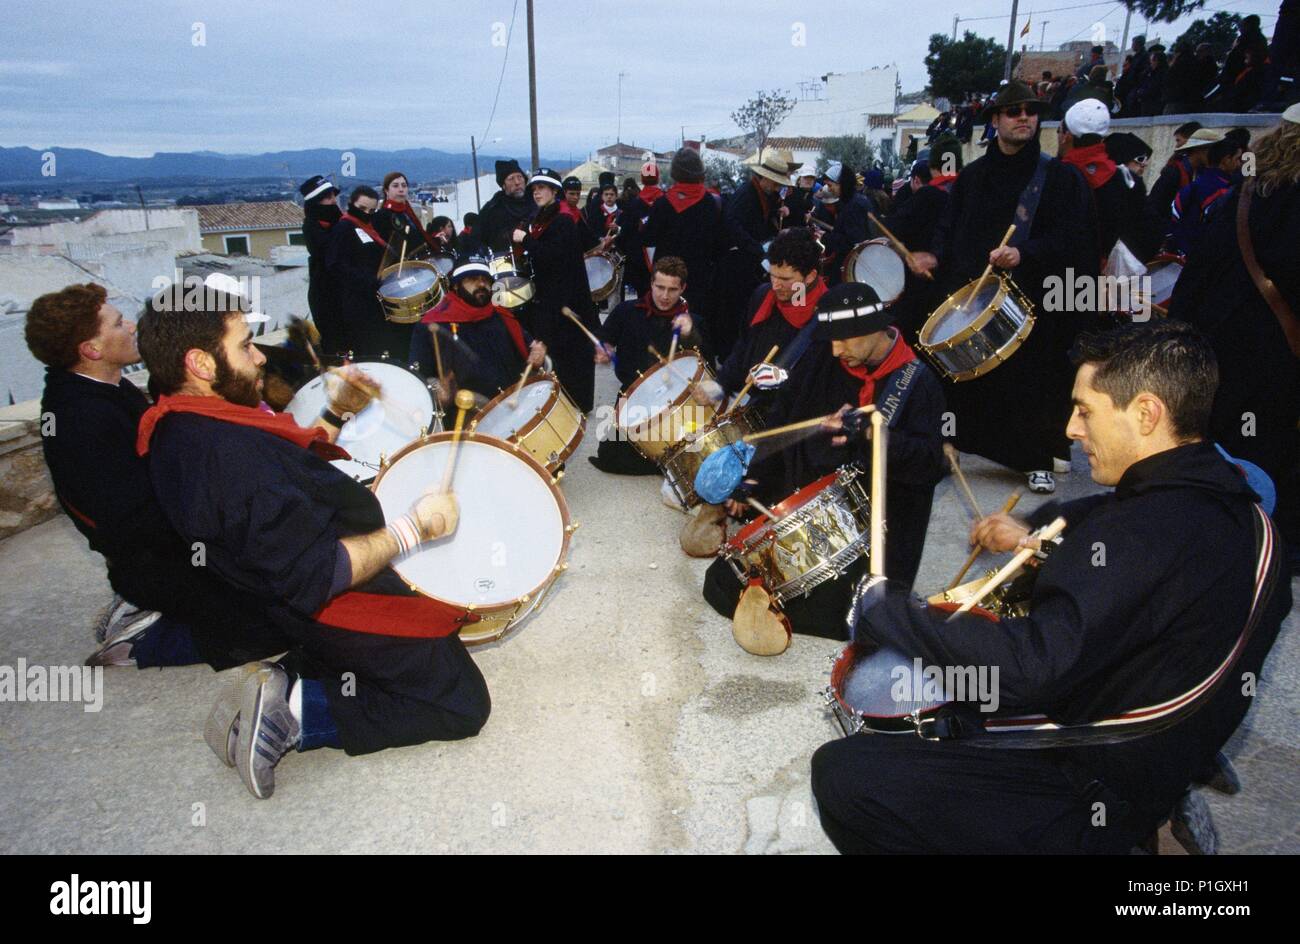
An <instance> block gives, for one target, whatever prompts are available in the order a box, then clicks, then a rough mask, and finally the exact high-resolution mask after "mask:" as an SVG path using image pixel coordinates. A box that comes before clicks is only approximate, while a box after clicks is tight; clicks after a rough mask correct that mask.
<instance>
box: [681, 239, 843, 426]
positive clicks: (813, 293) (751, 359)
mask: <svg viewBox="0 0 1300 944" xmlns="http://www.w3.org/2000/svg"><path fill="white" fill-rule="evenodd" d="M820 260H821V249H820V248H819V247H818V245H817V243H816V242H815V241H814V240H813V238H812V235H811V233H809V231H808V230H806V229H803V228H797V229H786V230H782V231H781V232H780V233H779V234H778V235H777V237H776V238H775V239H773V240H772V243H771V245H770V246H768V249H767V260H766V261H767V264H768V272H767V281H766V282H765V283H764V284H763V285H760V286H759V287H758V288H757V289H755V290H754V293H753V295H751V296H750V299H749V307H748V310H747V311H746V314H745V320H746V321H747V322H748V324H749V328H748V330H747V331H746V332H745V334H744V335H743V336H742V337H741V338H740V340H738V341H737V342H736V344H735V346H734V347H733V348H732V349H731V351H730V353H729V354H727V353H726V352H723V353H724V358H725V359H724V360H723V362H722V367H721V368H720V369H719V370H718V379H717V381H716V383H715V382H712V381H706V382H705V383H703V384H701V385H700V386H699V387H697V388H696V391H695V393H694V396H695V400H696V402H698V403H701V404H706V403H720V402H722V401H723V400H724V399H726V398H728V397H731V396H734V395H735V394H736V393H738V392H739V391H740V389H741V388H742V387H743V386H745V381H746V380H747V379H748V378H749V377H750V376H751V374H754V373H755V371H754V368H755V367H756V366H757V365H758V364H760V363H761V362H762V360H763V358H764V357H766V356H767V355H768V353H769V352H770V351H771V350H772V348H773V347H777V348H778V353H777V356H776V360H775V363H776V364H777V365H778V369H777V371H776V372H775V376H776V377H777V378H779V377H780V376H781V374H782V372H788V371H789V369H790V367H791V365H792V364H793V363H794V361H795V359H796V358H797V356H798V354H799V353H800V351H799V350H798V348H800V347H804V346H806V344H807V340H808V337H809V335H810V334H811V331H812V329H811V328H808V325H809V323H810V322H811V320H812V317H813V312H814V311H815V310H816V307H817V302H818V300H819V299H820V298H821V297H822V295H823V294H825V292H826V285H825V283H824V282H822V280H821V273H820V270H819V268H818V264H819V262H820ZM805 329H806V330H805ZM800 332H804V334H803V338H802V340H801V342H800V344H798V345H795V344H794V341H795V338H796V337H799V336H800ZM792 348H793V349H792ZM769 372H770V371H769ZM757 381H758V382H757V383H756V384H755V388H754V389H755V391H756V396H757V397H761V396H762V391H763V389H764V387H765V386H766V385H767V384H768V383H769V381H768V378H767V377H766V376H757Z"/></svg>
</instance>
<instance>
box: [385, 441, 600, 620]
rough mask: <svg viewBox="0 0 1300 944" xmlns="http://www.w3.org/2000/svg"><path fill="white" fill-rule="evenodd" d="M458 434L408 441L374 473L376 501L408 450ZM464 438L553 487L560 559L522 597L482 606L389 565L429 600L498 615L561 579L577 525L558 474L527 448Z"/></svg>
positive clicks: (530, 599) (473, 611) (531, 598)
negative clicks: (427, 586)
mask: <svg viewBox="0 0 1300 944" xmlns="http://www.w3.org/2000/svg"><path fill="white" fill-rule="evenodd" d="M455 436H456V433H455V432H442V433H433V434H431V435H429V436H421V437H419V438H418V439H415V440H413V441H411V442H409V443H407V444H406V445H405V446H403V447H402V448H401V449H399V450H398V451H397V452H395V453H393V455H392V456H390V457H389V459H388V461H387V462H385V463H384V464H383V465H381V466H380V467H379V472H378V473H377V474H376V475H375V478H374V481H372V482H371V483H370V486H369V487H370V493H371V494H372V495H374V496H375V499H376V500H378V498H379V483H380V482H381V481H382V480H383V478H384V476H385V475H386V474H387V473H388V470H389V469H391V468H392V467H393V466H395V465H397V463H398V460H400V459H403V458H405V457H406V455H407V454H408V453H411V452H414V451H415V450H416V449H419V448H421V447H424V446H428V445H431V444H433V443H441V442H451V441H452V440H453V438H455ZM461 439H462V441H469V442H474V443H481V444H482V445H485V446H489V447H491V448H493V449H500V450H501V451H502V452H504V453H506V454H507V455H510V456H514V457H515V458H517V459H519V460H520V461H522V462H523V463H524V464H525V465H529V466H531V467H532V468H533V471H534V472H536V473H537V475H538V477H539V478H541V479H542V481H543V483H544V484H545V485H546V487H547V488H548V489H549V490H550V492H551V495H552V496H553V497H554V498H555V501H556V504H557V505H558V506H559V509H560V523H561V525H562V528H561V535H562V536H561V538H560V553H559V556H558V558H557V559H556V562H555V566H554V567H552V568H551V570H550V571H549V573H548V574H547V577H546V579H545V580H543V581H542V582H541V583H540V584H538V585H537V586H536V587H534V588H533V589H532V590H530V591H528V592H527V593H526V594H524V595H522V596H519V597H515V598H514V599H512V600H503V601H501V602H500V603H493V604H491V605H488V606H482V607H480V606H477V605H475V604H472V603H464V602H462V601H460V600H448V599H446V598H444V597H440V596H436V595H434V594H432V593H428V592H426V591H424V590H421V589H420V588H419V587H417V586H416V585H415V584H414V583H412V582H411V581H410V580H408V579H407V578H406V575H405V574H403V573H402V572H401V571H400V570H398V569H397V568H396V567H394V566H392V565H391V564H390V565H389V566H390V567H392V570H393V573H395V574H397V576H398V577H400V578H401V580H402V583H404V584H406V585H407V586H408V587H409V588H410V589H412V590H414V591H415V592H416V593H418V594H419V595H420V596H422V597H428V598H429V599H430V600H437V601H438V602H439V603H445V604H447V605H448V606H451V607H458V608H461V609H463V610H464V611H465V612H466V613H469V614H474V613H489V614H493V615H495V614H496V613H498V612H499V611H504V610H506V609H507V608H516V609H517V608H518V607H519V606H520V605H522V604H524V602H525V598H527V600H528V602H532V601H533V600H535V599H536V598H537V595H538V594H539V593H542V592H543V591H546V590H547V589H549V587H550V586H551V585H552V584H553V583H555V581H556V580H558V579H559V578H560V574H561V573H563V572H564V570H565V568H566V567H567V565H568V558H569V545H570V543H571V542H572V538H573V532H574V530H575V526H574V525H573V522H572V521H571V519H570V517H569V503H568V502H567V501H566V500H565V498H564V493H563V492H562V491H560V487H559V480H558V479H556V477H555V476H554V475H552V474H551V472H550V470H549V469H547V468H546V467H545V466H544V465H542V464H541V463H540V462H538V461H537V460H536V459H534V458H533V457H532V455H531V454H529V453H528V451H527V450H525V449H522V448H520V449H514V448H512V447H511V445H510V443H508V442H506V441H505V440H504V439H497V438H496V437H495V436H488V435H486V434H485V435H482V436H479V435H478V434H476V433H473V432H468V431H467V432H464V433H462V434H461ZM530 612H531V611H530ZM472 625H473V623H466V624H465V625H464V626H462V627H461V630H460V632H464V630H465V629H466V628H468V627H469V626H472ZM514 626H515V621H514V620H512V621H511V622H510V623H508V624H507V625H506V626H505V627H504V628H503V629H502V631H501V632H500V633H499V634H498V635H497V636H495V637H493V639H500V638H501V637H502V636H504V635H505V634H506V633H507V632H508V631H510V630H511V629H513V628H514ZM458 635H459V633H458ZM471 635H472V634H471ZM482 641H484V642H487V641H492V640H490V639H484V640H482Z"/></svg>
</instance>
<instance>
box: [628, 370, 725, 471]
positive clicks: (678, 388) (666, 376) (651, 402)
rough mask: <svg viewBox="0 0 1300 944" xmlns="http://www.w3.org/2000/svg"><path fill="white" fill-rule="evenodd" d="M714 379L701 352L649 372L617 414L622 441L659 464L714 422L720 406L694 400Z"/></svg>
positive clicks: (633, 386) (632, 390)
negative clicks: (674, 447)
mask: <svg viewBox="0 0 1300 944" xmlns="http://www.w3.org/2000/svg"><path fill="white" fill-rule="evenodd" d="M712 379H713V371H711V370H710V369H709V365H708V364H707V363H705V361H704V358H703V357H701V356H700V354H699V352H698V351H679V352H678V353H677V355H676V356H675V357H673V359H672V360H671V361H668V362H667V363H660V364H659V365H658V366H657V367H653V368H651V369H650V370H648V371H646V372H645V373H644V374H642V375H641V376H640V377H638V378H637V379H636V380H634V381H633V382H632V385H631V386H630V387H628V388H627V391H626V392H625V393H624V394H623V397H622V399H620V400H619V404H618V410H617V411H616V414H615V423H616V424H617V426H618V435H619V438H620V439H624V440H626V441H628V442H630V443H631V444H632V445H633V447H635V448H636V451H637V452H639V453H641V455H643V456H645V457H646V458H647V459H649V460H651V461H652V462H658V461H659V457H660V456H662V455H663V454H664V453H665V452H666V451H667V450H668V449H669V447H671V446H672V445H674V444H675V443H678V442H681V440H682V439H683V437H685V436H686V435H687V434H688V433H693V432H695V431H696V430H698V429H702V428H704V427H705V426H707V425H708V424H709V423H710V422H712V420H713V417H714V415H715V414H716V413H717V407H715V406H713V405H712V404H709V405H707V406H704V405H701V404H699V403H696V402H695V400H694V399H693V398H692V397H691V391H692V390H694V389H695V387H696V386H697V385H698V384H699V383H701V382H702V381H704V380H712Z"/></svg>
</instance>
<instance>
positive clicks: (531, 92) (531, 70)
mask: <svg viewBox="0 0 1300 944" xmlns="http://www.w3.org/2000/svg"><path fill="white" fill-rule="evenodd" d="M528 124H529V129H530V130H531V132H532V138H533V170H537V165H538V164H539V163H540V162H541V161H540V159H539V158H538V156H537V51H536V47H535V45H534V43H533V0H528Z"/></svg>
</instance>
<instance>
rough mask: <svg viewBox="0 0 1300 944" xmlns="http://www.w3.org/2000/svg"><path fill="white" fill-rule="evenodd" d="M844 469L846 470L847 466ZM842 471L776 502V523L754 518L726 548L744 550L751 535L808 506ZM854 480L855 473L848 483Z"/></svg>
mask: <svg viewBox="0 0 1300 944" xmlns="http://www.w3.org/2000/svg"><path fill="white" fill-rule="evenodd" d="M845 468H847V466H846V467H845ZM842 471H844V469H836V470H835V471H834V472H831V473H829V474H827V475H823V476H822V477H821V478H819V479H818V480H817V481H815V482H810V483H809V484H807V485H805V486H804V487H803V488H801V489H799V491H797V492H795V493H794V494H793V495H790V496H788V497H787V498H783V499H782V500H781V501H779V502H777V503H776V504H775V505H773V506H772V510H773V511H775V512H776V513H777V514H778V515H779V516H780V517H779V518H778V519H777V520H776V522H773V521H772V519H770V518H768V517H767V516H766V515H764V516H763V517H761V518H756V519H755V520H753V521H751V522H750V523H749V524H747V525H745V526H744V527H743V528H741V529H740V530H739V531H737V532H736V533H735V534H734V535H733V536H732V537H731V540H729V541H728V542H727V546H728V547H731V548H733V549H734V550H736V551H743V550H745V544H746V542H748V540H749V539H750V538H751V537H752V536H753V535H755V534H758V532H759V531H761V530H762V529H763V526H764V525H773V524H779V523H780V522H781V521H784V520H785V519H786V518H788V517H789V516H790V515H792V514H794V513H795V512H796V511H799V510H800V509H802V508H803V507H804V506H805V505H807V504H808V502H809V501H811V500H812V499H813V498H815V497H816V496H817V495H819V494H820V493H821V492H823V491H824V490H825V489H826V488H827V487H828V486H830V485H831V484H832V483H834V482H835V480H836V479H838V478H839V475H840V472H842ZM855 478H857V474H856V473H855V474H854V475H853V476H852V477H850V478H849V481H852V480H853V479H855Z"/></svg>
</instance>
